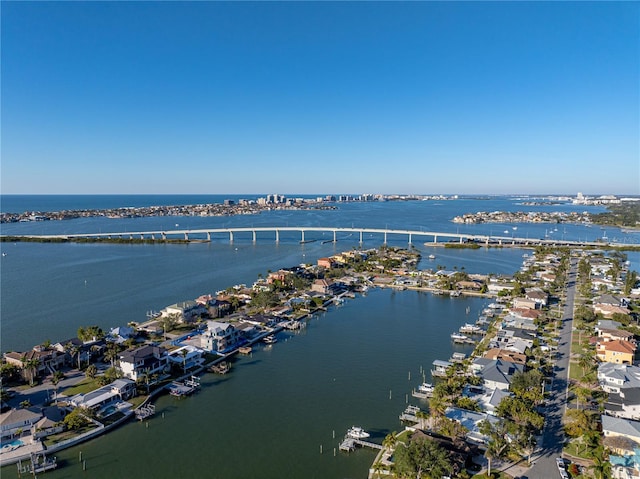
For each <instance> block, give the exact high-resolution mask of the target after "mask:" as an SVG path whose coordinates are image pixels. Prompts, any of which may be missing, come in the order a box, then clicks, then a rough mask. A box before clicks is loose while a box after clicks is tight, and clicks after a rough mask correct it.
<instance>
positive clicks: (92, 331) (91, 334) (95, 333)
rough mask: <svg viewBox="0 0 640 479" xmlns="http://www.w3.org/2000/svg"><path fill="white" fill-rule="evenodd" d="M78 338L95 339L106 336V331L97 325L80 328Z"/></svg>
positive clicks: (86, 340) (84, 340)
mask: <svg viewBox="0 0 640 479" xmlns="http://www.w3.org/2000/svg"><path fill="white" fill-rule="evenodd" d="M77 336H78V339H79V340H80V341H82V342H88V341H95V340H98V339H102V338H104V331H102V329H101V328H100V327H98V326H96V325H94V326H87V327H86V328H85V327H82V326H80V327H79V328H78V332H77Z"/></svg>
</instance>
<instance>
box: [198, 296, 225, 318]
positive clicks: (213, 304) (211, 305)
mask: <svg viewBox="0 0 640 479" xmlns="http://www.w3.org/2000/svg"><path fill="white" fill-rule="evenodd" d="M196 303H198V304H200V305H201V306H202V307H203V308H205V309H206V310H207V312H206V313H203V314H205V315H206V316H209V317H210V318H221V317H223V316H224V315H226V314H228V313H229V311H230V310H231V303H230V302H229V301H223V300H221V299H218V298H214V297H213V296H212V295H210V294H203V295H202V296H200V297H198V298H197V299H196Z"/></svg>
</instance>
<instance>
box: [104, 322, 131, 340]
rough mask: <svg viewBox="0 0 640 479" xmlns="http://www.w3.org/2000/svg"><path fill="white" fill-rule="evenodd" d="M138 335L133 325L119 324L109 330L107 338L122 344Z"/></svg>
mask: <svg viewBox="0 0 640 479" xmlns="http://www.w3.org/2000/svg"><path fill="white" fill-rule="evenodd" d="M135 336H136V332H135V330H134V329H133V328H132V327H131V326H118V327H116V328H112V329H111V330H109V334H108V335H107V338H108V340H109V341H112V342H114V343H117V344H122V343H124V342H125V341H128V340H129V339H131V338H134V337H135Z"/></svg>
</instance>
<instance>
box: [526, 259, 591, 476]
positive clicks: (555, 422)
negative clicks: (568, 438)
mask: <svg viewBox="0 0 640 479" xmlns="http://www.w3.org/2000/svg"><path fill="white" fill-rule="evenodd" d="M577 264H578V260H577V259H575V258H572V260H571V265H570V268H569V273H568V275H567V288H566V302H565V306H564V310H563V312H562V327H561V329H560V335H559V338H558V355H557V359H556V366H555V370H554V374H553V381H552V384H551V388H550V391H551V397H550V398H549V399H548V401H547V406H546V411H545V417H546V420H545V427H544V430H543V433H542V443H541V444H538V449H537V450H536V454H535V457H534V459H533V460H534V462H535V464H534V465H533V466H532V467H531V469H529V471H527V474H526V477H528V478H538V477H545V478H553V477H560V473H559V472H558V467H557V466H556V461H555V459H556V457H559V456H560V455H561V454H562V447H563V444H564V432H563V428H562V416H563V414H564V412H565V409H566V404H567V394H568V392H567V384H568V374H569V356H570V352H571V329H572V325H573V305H574V300H575V290H576V275H577Z"/></svg>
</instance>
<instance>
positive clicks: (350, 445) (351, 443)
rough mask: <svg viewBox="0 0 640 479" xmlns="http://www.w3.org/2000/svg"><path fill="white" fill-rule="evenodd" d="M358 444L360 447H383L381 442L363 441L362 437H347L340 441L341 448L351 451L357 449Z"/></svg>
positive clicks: (379, 448)
mask: <svg viewBox="0 0 640 479" xmlns="http://www.w3.org/2000/svg"><path fill="white" fill-rule="evenodd" d="M356 446H360V447H369V448H371V449H378V450H381V449H383V447H382V445H381V444H376V443H375V442H369V441H363V440H362V439H354V438H352V437H345V438H344V439H343V440H342V442H341V443H340V450H341V451H346V452H351V451H353V450H355V448H356Z"/></svg>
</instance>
